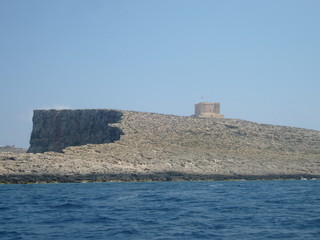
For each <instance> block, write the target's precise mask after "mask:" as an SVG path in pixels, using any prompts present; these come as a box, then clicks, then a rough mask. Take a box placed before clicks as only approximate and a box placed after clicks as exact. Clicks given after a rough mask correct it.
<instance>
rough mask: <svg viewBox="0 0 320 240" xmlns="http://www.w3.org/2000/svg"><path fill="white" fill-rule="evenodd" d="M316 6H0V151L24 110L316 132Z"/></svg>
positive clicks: (319, 48)
mask: <svg viewBox="0 0 320 240" xmlns="http://www.w3.org/2000/svg"><path fill="white" fill-rule="evenodd" d="M319 13H320V1H319V0H299V1H297V0H259V1H258V0H241V1H238V0H134V1H133V0H51V1H49V0H28V1H25V0H0V31H1V32H0V34H1V35H0V81H1V82H0V83H1V85H0V86H1V95H0V110H1V118H0V146H1V145H7V144H8V145H13V144H14V145H17V146H18V147H28V146H29V138H30V134H31V129H32V111H33V109H44V108H80V109H81V108H112V109H121V110H136V111H147V112H157V113H166V114H175V115H186V116H187V115H191V114H193V111H194V104H195V103H197V102H200V101H202V99H201V97H204V99H205V100H206V101H218V102H220V103H221V113H222V114H224V115H225V117H227V118H240V119H244V120H250V121H255V122H260V123H267V124H277V125H288V126H295V127H303V128H311V129H315V130H320V121H319V119H320V107H319V105H320V104H319V103H320V94H319V90H320V14H319Z"/></svg>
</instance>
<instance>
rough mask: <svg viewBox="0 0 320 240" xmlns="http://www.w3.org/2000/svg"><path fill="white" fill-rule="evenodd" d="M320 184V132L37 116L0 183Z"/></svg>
mask: <svg viewBox="0 0 320 240" xmlns="http://www.w3.org/2000/svg"><path fill="white" fill-rule="evenodd" d="M300 178H304V179H305V178H306V179H312V178H320V132H319V131H314V130H307V129H301V128H294V127H285V126H274V125H267V124H259V123H254V122H249V121H244V120H238V119H224V118H197V117H182V116H174V115H165V114H156V113H146V112H133V111H121V110H106V109H102V110H101V109H100V110H99V109H98V110H35V112H34V117H33V131H32V134H31V140H30V148H29V150H28V153H25V152H23V151H22V152H13V151H12V152H10V151H0V183H36V182H87V181H170V180H244V179H247V180H253V179H300Z"/></svg>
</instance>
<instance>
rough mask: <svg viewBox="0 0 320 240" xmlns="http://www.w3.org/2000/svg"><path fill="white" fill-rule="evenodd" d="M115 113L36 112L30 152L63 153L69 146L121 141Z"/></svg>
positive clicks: (118, 116)
mask: <svg viewBox="0 0 320 240" xmlns="http://www.w3.org/2000/svg"><path fill="white" fill-rule="evenodd" d="M121 116H122V113H121V112H119V111H115V110H105V109H90V110H35V111H34V115H33V130H32V134H31V139H30V148H29V149H28V152H29V153H43V152H48V151H53V152H61V151H62V150H63V149H64V148H66V147H69V146H81V145H85V144H89V143H93V144H101V143H110V142H114V141H116V140H119V139H120V135H121V134H122V131H121V130H120V129H119V128H117V127H113V126H111V125H110V124H112V123H117V122H118V121H119V120H120V118H121Z"/></svg>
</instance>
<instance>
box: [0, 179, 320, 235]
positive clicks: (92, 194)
mask: <svg viewBox="0 0 320 240" xmlns="http://www.w3.org/2000/svg"><path fill="white" fill-rule="evenodd" d="M0 239H15V240H16V239H32V240H34V239H47V240H49V239H139V240H140V239H241V240H243V239H255V240H256V239H299V240H301V239H304V240H307V239H320V181H318V180H314V181H311V180H310V181H226V182H219V181H217V182H149V183H85V184H81V183H78V184H69V183H68V184H32V185H23V184H21V185H0Z"/></svg>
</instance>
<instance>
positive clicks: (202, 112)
mask: <svg viewBox="0 0 320 240" xmlns="http://www.w3.org/2000/svg"><path fill="white" fill-rule="evenodd" d="M194 114H195V116H196V117H199V118H223V115H221V114H220V103H218V102H211V103H209V102H200V103H198V104H195V113H194Z"/></svg>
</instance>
